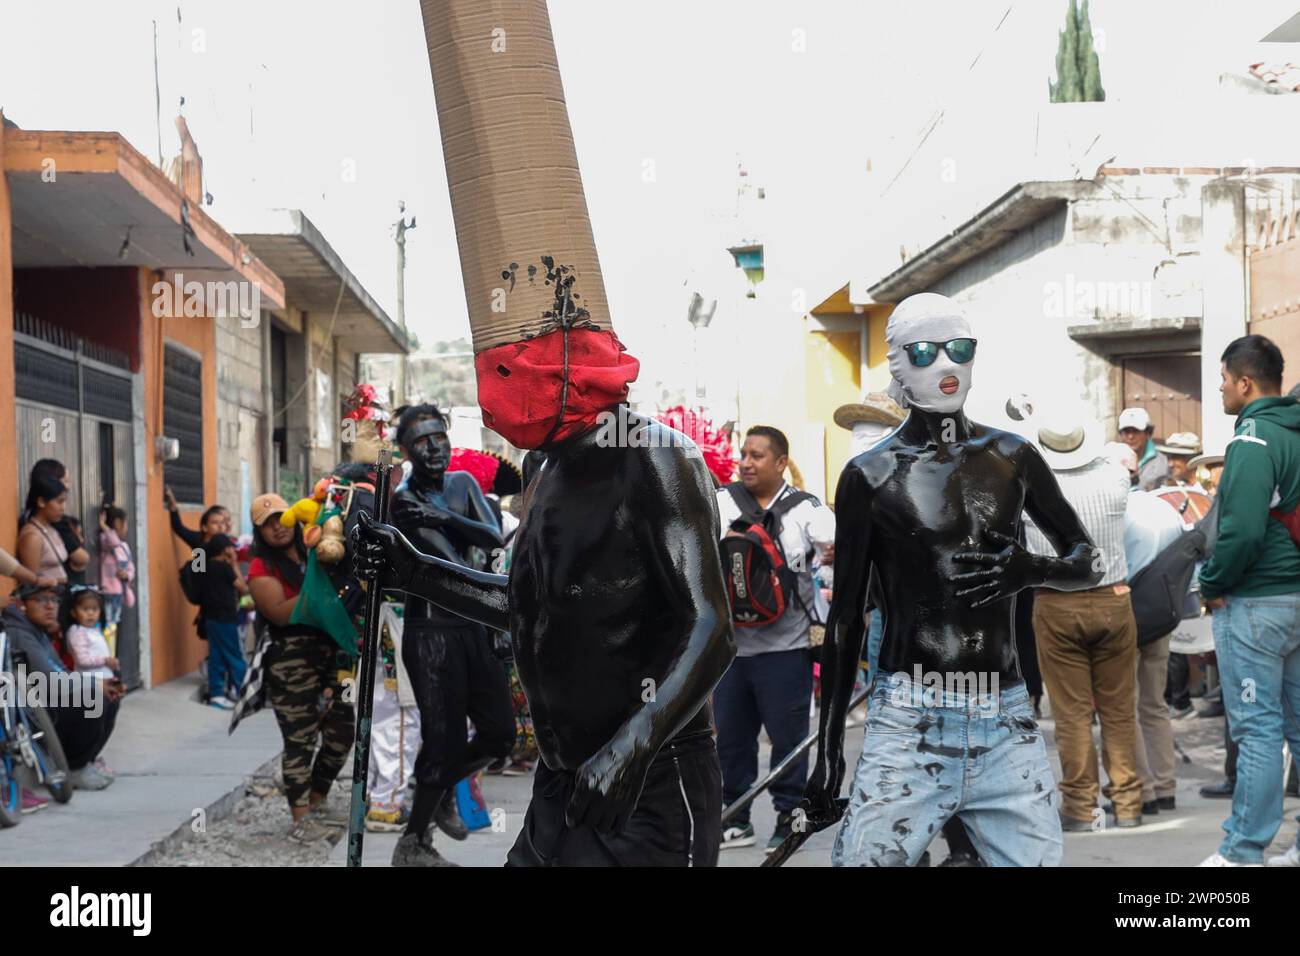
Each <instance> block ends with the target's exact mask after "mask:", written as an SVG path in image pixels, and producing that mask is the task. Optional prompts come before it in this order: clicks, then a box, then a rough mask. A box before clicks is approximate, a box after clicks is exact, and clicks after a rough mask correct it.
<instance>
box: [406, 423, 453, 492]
mask: <svg viewBox="0 0 1300 956" xmlns="http://www.w3.org/2000/svg"><path fill="white" fill-rule="evenodd" d="M411 430H412V431H413V432H416V434H417V436H418V437H416V438H415V439H413V440H411V441H410V442H409V444H408V445H407V446H406V453H407V455H409V456H410V459H411V467H413V468H414V469H415V470H416V471H417V472H419V474H420V475H421V476H422V477H425V478H433V479H435V480H437V479H441V478H442V476H443V475H444V474H445V473H446V471H447V465H448V464H449V463H450V462H451V439H449V438H448V437H447V425H446V423H445V422H443V421H442V420H441V419H436V418H430V419H426V420H424V421H422V422H419V423H418V424H417V425H415V426H414V427H413V428H412V429H411ZM421 432H422V433H423V434H420V433H421Z"/></svg>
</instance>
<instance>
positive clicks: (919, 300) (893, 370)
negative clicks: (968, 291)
mask: <svg viewBox="0 0 1300 956" xmlns="http://www.w3.org/2000/svg"><path fill="white" fill-rule="evenodd" d="M969 338H974V336H973V335H971V328H970V322H969V321H968V320H967V319H966V313H965V312H964V311H963V310H962V308H961V306H960V305H958V304H957V303H956V302H954V301H953V300H952V299H950V298H948V297H947V296H946V295H939V294H938V293H937V292H920V293H917V294H916V295H911V296H908V297H907V298H906V299H904V300H903V301H902V302H900V303H898V305H897V306H896V307H895V309H894V311H893V313H892V314H891V315H890V316H889V324H888V325H887V326H885V342H886V343H888V345H889V353H888V358H889V372H890V374H891V375H892V376H893V377H894V379H893V381H892V382H891V383H890V386H889V394H890V396H891V397H892V398H893V399H894V400H895V401H896V402H898V404H900V405H902V406H903V407H904V408H907V407H908V406H915V407H917V408H920V409H923V410H925V411H927V412H956V411H959V410H960V409H961V407H962V405H964V404H965V403H966V393H967V392H969V391H970V386H971V367H972V366H973V365H974V364H975V363H974V361H973V360H972V361H970V362H967V363H966V364H965V365H958V364H957V363H956V362H954V361H953V360H952V359H950V358H948V353H947V352H945V351H942V350H940V352H939V357H938V358H937V359H935V360H934V363H933V364H932V365H928V366H926V367H925V368H917V367H916V366H915V365H913V364H912V363H911V361H910V360H909V359H908V357H907V353H906V352H905V351H903V346H904V345H911V344H912V343H914V342H948V341H951V340H952V339H969ZM949 377H952V378H955V379H956V380H957V389H956V391H954V392H953V393H952V394H946V393H945V392H943V391H942V390H941V389H940V388H939V383H940V382H941V381H943V380H944V379H946V378H949Z"/></svg>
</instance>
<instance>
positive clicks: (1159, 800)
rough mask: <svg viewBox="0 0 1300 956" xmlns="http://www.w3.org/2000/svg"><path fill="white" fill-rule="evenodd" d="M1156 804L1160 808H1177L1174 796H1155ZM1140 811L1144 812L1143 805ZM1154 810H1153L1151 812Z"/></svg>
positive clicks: (1144, 807)
mask: <svg viewBox="0 0 1300 956" xmlns="http://www.w3.org/2000/svg"><path fill="white" fill-rule="evenodd" d="M1156 806H1157V807H1159V808H1160V809H1161V810H1176V809H1178V800H1177V798H1176V797H1156ZM1142 812H1143V813H1146V806H1145V805H1144V806H1143V807H1142ZM1154 812H1155V811H1154V810H1153V811H1152V813H1154Z"/></svg>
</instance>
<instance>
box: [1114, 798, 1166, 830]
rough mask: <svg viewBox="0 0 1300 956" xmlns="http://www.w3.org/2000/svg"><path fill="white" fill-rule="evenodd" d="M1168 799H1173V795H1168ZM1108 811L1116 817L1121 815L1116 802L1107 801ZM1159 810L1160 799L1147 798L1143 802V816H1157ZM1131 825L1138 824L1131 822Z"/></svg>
mask: <svg viewBox="0 0 1300 956" xmlns="http://www.w3.org/2000/svg"><path fill="white" fill-rule="evenodd" d="M1166 799H1168V800H1172V799H1173V797H1167V798H1166ZM1170 809H1173V807H1170ZM1106 812H1107V813H1109V814H1110V815H1111V816H1112V817H1116V818H1118V816H1119V815H1118V814H1117V813H1116V812H1115V804H1113V803H1107V804H1106ZM1159 812H1160V801H1159V800H1147V801H1145V802H1144V803H1143V804H1142V816H1144V817H1153V816H1155V815H1156V814H1157V813H1159ZM1130 819H1131V818H1130ZM1139 819H1141V818H1140V817H1139ZM1130 825H1131V826H1137V824H1130Z"/></svg>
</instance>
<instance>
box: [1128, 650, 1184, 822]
mask: <svg viewBox="0 0 1300 956" xmlns="http://www.w3.org/2000/svg"><path fill="white" fill-rule="evenodd" d="M1168 671H1169V637H1168V635H1166V636H1165V637H1162V638H1160V639H1159V640H1156V641H1152V642H1151V643H1149V644H1145V645H1142V646H1140V647H1139V648H1138V653H1137V771H1138V776H1140V777H1141V778H1142V812H1143V814H1153V813H1157V812H1159V811H1160V810H1172V809H1174V788H1175V779H1174V766H1175V758H1174V728H1173V724H1171V723H1170V721H1169V707H1168V706H1167V705H1166V704H1165V681H1166V679H1167V677H1168V676H1169V674H1168Z"/></svg>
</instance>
